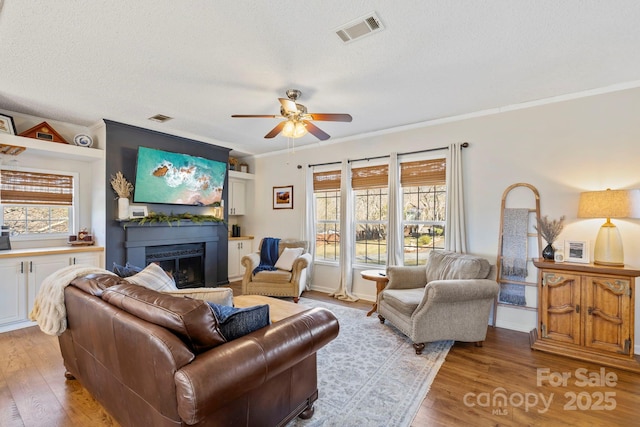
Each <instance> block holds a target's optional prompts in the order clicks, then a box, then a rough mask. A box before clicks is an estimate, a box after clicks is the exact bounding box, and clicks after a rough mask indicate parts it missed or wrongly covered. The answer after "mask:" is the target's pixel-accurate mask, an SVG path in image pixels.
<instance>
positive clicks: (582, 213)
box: [578, 188, 640, 267]
mask: <svg viewBox="0 0 640 427" xmlns="http://www.w3.org/2000/svg"><path fill="white" fill-rule="evenodd" d="M578 218H606V219H607V221H606V222H605V223H604V224H602V227H600V231H598V237H597V238H596V244H595V247H594V254H593V255H594V256H593V262H594V264H601V265H610V266H615V267H622V266H624V251H623V249H622V238H621V237H620V232H619V231H618V228H617V227H616V226H615V225H614V224H613V223H612V222H611V218H640V190H611V189H610V188H608V189H606V190H605V191H586V192H584V193H580V202H579V203H578Z"/></svg>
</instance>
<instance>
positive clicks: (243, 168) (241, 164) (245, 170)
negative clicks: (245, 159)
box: [240, 163, 249, 173]
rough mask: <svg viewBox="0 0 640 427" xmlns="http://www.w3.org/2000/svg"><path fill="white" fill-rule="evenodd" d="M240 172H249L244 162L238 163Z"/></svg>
mask: <svg viewBox="0 0 640 427" xmlns="http://www.w3.org/2000/svg"><path fill="white" fill-rule="evenodd" d="M240 172H244V173H249V165H248V164H246V163H240Z"/></svg>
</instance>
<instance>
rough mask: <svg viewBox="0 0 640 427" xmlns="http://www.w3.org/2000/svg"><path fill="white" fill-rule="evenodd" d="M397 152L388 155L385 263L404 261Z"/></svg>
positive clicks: (398, 263)
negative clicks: (387, 212) (387, 220)
mask: <svg viewBox="0 0 640 427" xmlns="http://www.w3.org/2000/svg"><path fill="white" fill-rule="evenodd" d="M401 196H402V195H401V194H400V168H399V167H398V153H391V155H390V156H389V215H388V216H389V224H388V227H387V265H402V264H403V263H404V256H403V254H404V252H403V251H404V247H403V243H404V242H403V239H402V237H403V235H404V233H403V230H402V200H400V199H401Z"/></svg>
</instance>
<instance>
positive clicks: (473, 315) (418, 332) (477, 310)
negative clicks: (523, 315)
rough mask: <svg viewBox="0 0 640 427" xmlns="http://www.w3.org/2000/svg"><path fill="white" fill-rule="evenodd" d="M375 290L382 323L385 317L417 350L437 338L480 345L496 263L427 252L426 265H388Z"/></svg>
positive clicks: (493, 291) (494, 288)
mask: <svg viewBox="0 0 640 427" xmlns="http://www.w3.org/2000/svg"><path fill="white" fill-rule="evenodd" d="M387 276H388V277H389V283H388V284H387V286H386V287H385V289H384V290H383V291H382V292H381V293H380V294H379V295H378V317H379V318H380V322H381V323H384V321H385V320H389V321H390V322H391V323H392V324H393V325H394V326H395V327H396V328H398V329H399V330H400V331H401V332H402V333H404V334H405V335H407V336H408V337H409V338H410V339H411V340H412V341H413V343H414V344H413V347H414V348H415V350H416V354H421V353H422V350H423V349H424V347H425V343H427V342H433V341H441V340H454V341H464V342H475V343H476V345H478V346H482V342H483V341H484V339H485V337H486V335H487V326H488V323H489V314H490V313H491V307H492V306H493V301H494V299H495V297H496V295H498V283H497V282H496V280H495V278H494V277H495V267H494V266H492V265H491V264H489V261H487V260H486V259H484V258H480V257H477V256H473V255H465V254H459V253H455V252H449V251H431V252H430V253H429V256H428V258H427V264H426V266H424V265H419V266H395V267H393V266H389V267H387Z"/></svg>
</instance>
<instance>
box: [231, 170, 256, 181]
mask: <svg viewBox="0 0 640 427" xmlns="http://www.w3.org/2000/svg"><path fill="white" fill-rule="evenodd" d="M229 178H237V179H255V176H254V175H253V174H252V173H246V172H238V171H232V170H230V171H229Z"/></svg>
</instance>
